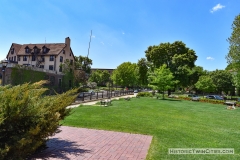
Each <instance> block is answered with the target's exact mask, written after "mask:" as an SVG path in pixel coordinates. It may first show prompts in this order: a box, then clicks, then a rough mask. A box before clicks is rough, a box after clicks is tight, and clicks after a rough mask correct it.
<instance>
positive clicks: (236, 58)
mask: <svg viewBox="0 0 240 160" xmlns="http://www.w3.org/2000/svg"><path fill="white" fill-rule="evenodd" d="M228 42H229V45H230V46H229V52H228V55H227V56H226V59H227V62H228V68H230V69H231V70H232V72H234V82H235V86H236V87H237V88H238V90H239V88H240V70H239V68H240V14H239V15H237V16H236V17H235V19H234V21H233V24H232V34H231V36H230V37H229V38H228Z"/></svg>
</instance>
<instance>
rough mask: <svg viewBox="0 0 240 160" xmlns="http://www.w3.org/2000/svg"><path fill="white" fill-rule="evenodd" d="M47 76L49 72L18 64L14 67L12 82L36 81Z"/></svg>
mask: <svg viewBox="0 0 240 160" xmlns="http://www.w3.org/2000/svg"><path fill="white" fill-rule="evenodd" d="M46 77H47V74H46V73H45V72H40V71H34V70H33V69H31V67H27V66H20V65H16V66H15V67H13V68H12V73H11V84H12V85H19V84H23V83H34V82H38V81H40V80H46Z"/></svg>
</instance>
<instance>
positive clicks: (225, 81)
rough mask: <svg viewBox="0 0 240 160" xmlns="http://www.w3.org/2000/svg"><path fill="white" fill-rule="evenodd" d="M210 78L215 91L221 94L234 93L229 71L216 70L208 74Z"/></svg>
mask: <svg viewBox="0 0 240 160" xmlns="http://www.w3.org/2000/svg"><path fill="white" fill-rule="evenodd" d="M210 77H211V78H212V81H213V83H214V84H215V86H216V91H217V92H218V93H219V94H221V92H222V91H223V92H225V93H228V91H231V92H232V93H234V90H235V87H234V82H233V76H232V74H231V73H230V72H229V71H226V70H216V71H212V72H210Z"/></svg>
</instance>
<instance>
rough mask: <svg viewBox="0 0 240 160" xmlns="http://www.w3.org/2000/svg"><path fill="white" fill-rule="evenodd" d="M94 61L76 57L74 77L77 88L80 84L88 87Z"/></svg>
mask: <svg viewBox="0 0 240 160" xmlns="http://www.w3.org/2000/svg"><path fill="white" fill-rule="evenodd" d="M91 65H92V60H91V59H89V58H88V57H84V56H79V57H77V56H75V62H74V67H75V70H74V77H75V83H76V85H77V86H79V85H80V84H83V85H86V83H87V80H88V78H89V75H90V72H91Z"/></svg>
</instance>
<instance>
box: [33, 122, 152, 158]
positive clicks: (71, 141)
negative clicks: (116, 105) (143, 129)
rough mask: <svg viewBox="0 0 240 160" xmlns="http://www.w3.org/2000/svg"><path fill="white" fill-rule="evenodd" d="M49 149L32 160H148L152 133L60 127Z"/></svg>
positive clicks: (49, 144)
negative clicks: (150, 134) (142, 133)
mask: <svg viewBox="0 0 240 160" xmlns="http://www.w3.org/2000/svg"><path fill="white" fill-rule="evenodd" d="M60 129H61V130H62V132H60V133H58V134H56V135H55V136H53V137H51V138H50V140H49V141H48V142H47V146H48V148H47V149H45V150H44V151H42V152H41V153H38V154H35V155H33V156H32V158H31V159H32V160H35V159H46V160H50V159H51V160H54V159H55V160H59V159H64V160H66V159H67V160H72V159H74V160H100V159H101V160H140V159H145V158H146V155H147V152H148V149H149V146H150V143H151V141H152V136H147V135H140V134H130V133H122V132H113V131H104V130H95V129H85V128H75V127H66V126H62V127H60Z"/></svg>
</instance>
